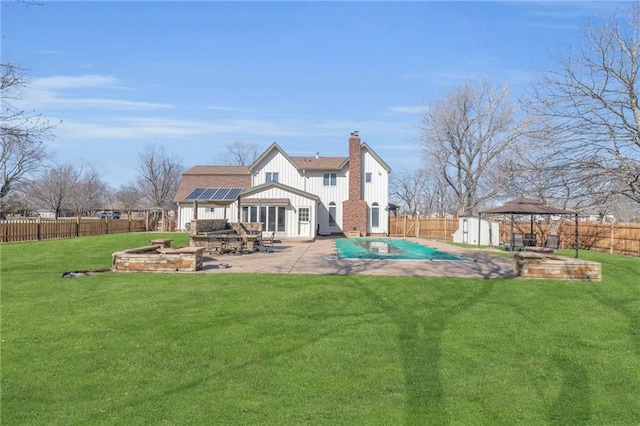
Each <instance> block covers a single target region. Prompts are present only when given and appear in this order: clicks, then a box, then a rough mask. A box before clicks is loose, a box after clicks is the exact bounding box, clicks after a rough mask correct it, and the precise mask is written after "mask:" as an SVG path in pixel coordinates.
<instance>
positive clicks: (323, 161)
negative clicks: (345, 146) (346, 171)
mask: <svg viewBox="0 0 640 426" xmlns="http://www.w3.org/2000/svg"><path fill="white" fill-rule="evenodd" d="M291 159H292V160H293V162H294V164H295V166H296V167H297V168H298V169H299V170H342V169H343V168H344V166H346V165H347V164H348V163H349V157H318V158H316V157H291Z"/></svg>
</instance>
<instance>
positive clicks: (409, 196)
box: [390, 169, 426, 214]
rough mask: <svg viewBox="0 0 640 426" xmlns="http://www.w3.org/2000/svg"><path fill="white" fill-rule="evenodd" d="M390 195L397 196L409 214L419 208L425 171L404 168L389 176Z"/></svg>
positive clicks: (423, 189) (424, 182)
mask: <svg viewBox="0 0 640 426" xmlns="http://www.w3.org/2000/svg"><path fill="white" fill-rule="evenodd" d="M390 184H391V195H392V196H394V197H395V198H397V199H398V200H399V201H400V202H401V203H403V204H404V206H403V207H405V208H406V209H407V210H408V211H409V212H410V213H411V214H416V213H417V212H418V211H419V210H420V200H421V199H422V197H423V194H424V192H425V190H426V188H425V185H426V178H425V172H424V170H421V169H416V170H406V171H402V172H400V173H395V174H393V175H392V176H391V182H390Z"/></svg>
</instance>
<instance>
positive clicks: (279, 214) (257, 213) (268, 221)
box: [242, 206, 286, 232]
mask: <svg viewBox="0 0 640 426" xmlns="http://www.w3.org/2000/svg"><path fill="white" fill-rule="evenodd" d="M247 219H248V220H247ZM242 221H243V222H260V223H262V230H263V231H277V232H285V231H286V207H284V206H260V207H258V206H244V207H242Z"/></svg>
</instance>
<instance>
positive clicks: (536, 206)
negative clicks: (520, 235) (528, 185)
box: [480, 198, 576, 214]
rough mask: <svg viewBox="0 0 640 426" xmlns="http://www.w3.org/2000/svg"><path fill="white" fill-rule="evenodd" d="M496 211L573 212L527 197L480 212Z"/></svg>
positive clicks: (519, 212) (492, 212)
mask: <svg viewBox="0 0 640 426" xmlns="http://www.w3.org/2000/svg"><path fill="white" fill-rule="evenodd" d="M498 213H503V214H504V213H512V214H575V213H576V212H575V211H573V210H564V209H559V208H557V207H551V206H547V205H545V204H543V203H542V202H540V201H538V200H532V199H529V198H518V199H517V200H513V201H509V202H507V203H505V204H504V205H502V206H499V207H495V208H492V209H488V210H483V211H481V212H480V214H498Z"/></svg>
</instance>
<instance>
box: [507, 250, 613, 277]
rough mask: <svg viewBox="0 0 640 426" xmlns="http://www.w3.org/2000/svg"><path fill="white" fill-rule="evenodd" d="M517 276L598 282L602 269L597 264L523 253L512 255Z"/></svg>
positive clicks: (561, 257) (527, 252)
mask: <svg viewBox="0 0 640 426" xmlns="http://www.w3.org/2000/svg"><path fill="white" fill-rule="evenodd" d="M513 258H514V259H515V261H516V265H515V272H516V275H517V276H520V277H525V278H551V279H570V280H590V281H600V280H601V279H602V267H601V265H600V264H599V263H597V262H591V261H588V260H582V259H573V258H569V257H563V256H554V255H547V254H544V253H535V252H529V251H523V252H520V253H516V254H514V255H513Z"/></svg>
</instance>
